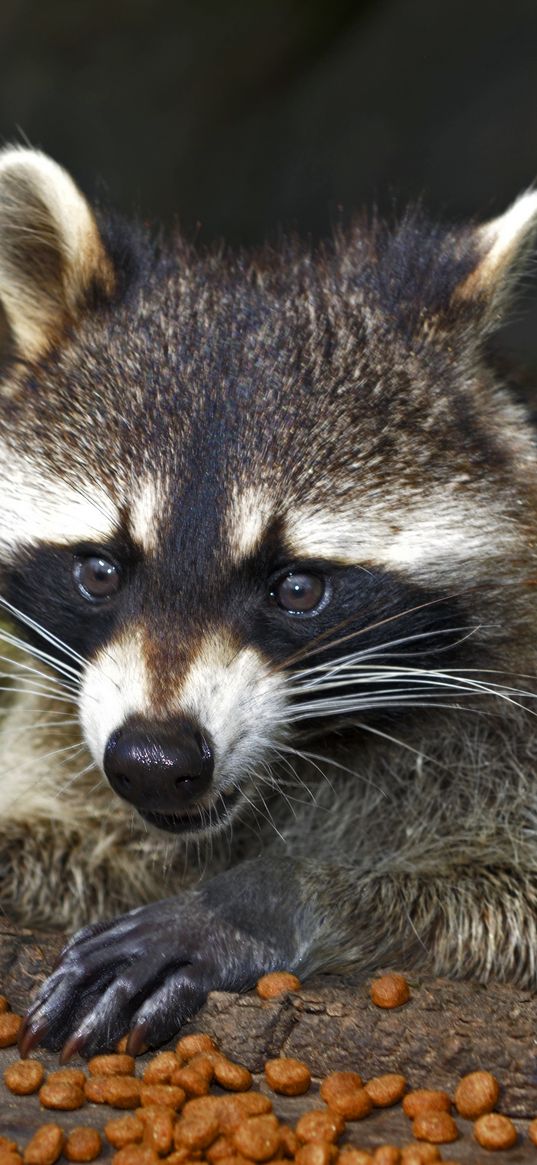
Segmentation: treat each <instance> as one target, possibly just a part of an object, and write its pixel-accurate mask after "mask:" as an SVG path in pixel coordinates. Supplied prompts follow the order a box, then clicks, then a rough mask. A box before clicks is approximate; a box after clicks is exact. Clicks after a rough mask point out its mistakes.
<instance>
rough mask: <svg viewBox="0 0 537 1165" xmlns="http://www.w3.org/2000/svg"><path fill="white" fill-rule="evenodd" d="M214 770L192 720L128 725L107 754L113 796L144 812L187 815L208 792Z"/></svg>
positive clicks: (106, 767)
mask: <svg viewBox="0 0 537 1165" xmlns="http://www.w3.org/2000/svg"><path fill="white" fill-rule="evenodd" d="M213 770H214V756H213V750H212V748H211V746H210V745H209V743H208V742H207V740H206V738H205V737H204V736H202V734H201V732H199V731H198V730H197V728H196V727H195V725H193V724H191V723H190V722H189V721H181V722H179V723H177V722H174V723H173V724H171V725H163V724H158V725H148V724H143V725H140V724H134V725H126V726H125V727H123V728H119V729H118V730H117V731H116V732H114V733H112V736H111V737H110V739H109V740H108V744H107V746H106V750H105V754H104V771H105V773H106V776H107V777H108V780H109V781H110V784H111V786H112V788H113V790H114V792H115V793H117V794H118V796H119V797H122V798H123V799H124V800H125V801H130V802H131V804H132V805H134V806H135V807H136V809H139V810H141V811H149V812H158V813H163V814H169V813H181V812H183V811H184V810H185V809H188V808H189V806H190V805H192V804H193V803H195V802H196V801H197V800H198V799H199V798H200V797H201V796H202V794H203V793H205V792H206V791H207V789H208V788H209V786H210V784H211V780H212V775H213Z"/></svg>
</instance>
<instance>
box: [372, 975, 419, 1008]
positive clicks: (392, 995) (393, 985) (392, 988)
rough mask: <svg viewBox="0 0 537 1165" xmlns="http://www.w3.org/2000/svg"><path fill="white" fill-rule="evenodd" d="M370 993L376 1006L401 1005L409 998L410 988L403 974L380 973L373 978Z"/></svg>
mask: <svg viewBox="0 0 537 1165" xmlns="http://www.w3.org/2000/svg"><path fill="white" fill-rule="evenodd" d="M370 995H371V1002H372V1003H374V1004H375V1006H376V1007H401V1006H402V1005H403V1003H408V1000H409V999H410V988H409V986H408V983H407V981H406V979H405V977H404V975H397V974H393V975H382V976H381V977H380V979H373V982H372V984H371V990H370Z"/></svg>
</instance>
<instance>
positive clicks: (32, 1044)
mask: <svg viewBox="0 0 537 1165" xmlns="http://www.w3.org/2000/svg"><path fill="white" fill-rule="evenodd" d="M46 1031H47V1024H46V1023H45V1022H43V1023H36V1024H32V1022H31V1018H30V1016H29V1015H27V1016H26V1019H25V1020H24V1021H23V1023H22V1026H21V1029H20V1031H19V1038H18V1040H17V1045H18V1049H19V1055H20V1058H21V1060H26V1058H27V1056H29V1055H30V1052H33V1050H34V1048H36V1047H37V1045H38V1044H40V1043H42V1041H43V1038H44V1036H45V1035H46Z"/></svg>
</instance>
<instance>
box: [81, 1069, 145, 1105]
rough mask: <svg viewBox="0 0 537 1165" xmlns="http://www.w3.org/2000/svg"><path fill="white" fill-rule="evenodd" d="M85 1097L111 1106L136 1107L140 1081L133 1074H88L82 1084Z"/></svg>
mask: <svg viewBox="0 0 537 1165" xmlns="http://www.w3.org/2000/svg"><path fill="white" fill-rule="evenodd" d="M84 1091H85V1093H86V1099H87V1100H91V1101H92V1102H93V1104H109V1105H111V1107H112V1108H136V1107H137V1105H138V1104H139V1103H140V1081H139V1080H135V1079H134V1077H133V1076H90V1077H89V1080H86V1083H85V1085H84Z"/></svg>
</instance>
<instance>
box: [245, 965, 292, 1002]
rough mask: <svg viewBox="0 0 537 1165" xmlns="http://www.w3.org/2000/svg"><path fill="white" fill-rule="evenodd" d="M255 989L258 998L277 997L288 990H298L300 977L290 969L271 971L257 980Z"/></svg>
mask: <svg viewBox="0 0 537 1165" xmlns="http://www.w3.org/2000/svg"><path fill="white" fill-rule="evenodd" d="M255 989H256V991H257V994H258V995H259V998H260V999H277V998H278V995H285V994H286V993H287V992H288V991H299V990H300V979H297V977H296V975H293V974H292V972H291V971H271V972H270V973H269V974H268V975H262V976H261V978H260V979H258V980H257V984H256V988H255Z"/></svg>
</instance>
